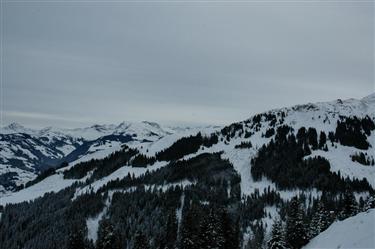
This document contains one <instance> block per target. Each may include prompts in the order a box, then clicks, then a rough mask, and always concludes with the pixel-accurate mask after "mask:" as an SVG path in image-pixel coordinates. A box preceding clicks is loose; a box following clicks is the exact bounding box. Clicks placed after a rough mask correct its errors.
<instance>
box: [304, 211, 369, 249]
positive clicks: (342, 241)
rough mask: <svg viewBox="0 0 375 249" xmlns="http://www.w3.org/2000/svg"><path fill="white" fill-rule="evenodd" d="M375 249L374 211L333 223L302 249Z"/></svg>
mask: <svg viewBox="0 0 375 249" xmlns="http://www.w3.org/2000/svg"><path fill="white" fill-rule="evenodd" d="M325 248H330V249H331V248H332V249H339V248H340V249H354V248H361V249H364V248H375V209H370V210H369V211H367V212H363V213H359V214H357V215H356V216H353V217H350V218H348V219H346V220H343V221H337V222H334V223H333V224H332V225H331V226H330V227H329V228H328V229H327V230H325V231H324V232H322V233H321V234H319V235H318V236H316V237H315V238H314V239H312V240H311V241H310V243H309V244H307V245H306V246H305V247H304V248H303V249H325Z"/></svg>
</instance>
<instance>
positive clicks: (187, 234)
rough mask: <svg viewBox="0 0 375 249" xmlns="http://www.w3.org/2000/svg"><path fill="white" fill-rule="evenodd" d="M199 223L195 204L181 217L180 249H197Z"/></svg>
mask: <svg viewBox="0 0 375 249" xmlns="http://www.w3.org/2000/svg"><path fill="white" fill-rule="evenodd" d="M199 221H200V209H199V206H198V205H197V204H195V203H192V204H191V205H190V207H189V208H188V209H187V211H186V212H184V215H183V216H182V222H181V229H180V248H181V249H199V244H198V235H199V232H200V228H199Z"/></svg>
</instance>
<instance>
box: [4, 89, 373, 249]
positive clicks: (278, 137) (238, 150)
mask: <svg viewBox="0 0 375 249" xmlns="http://www.w3.org/2000/svg"><path fill="white" fill-rule="evenodd" d="M374 107H375V94H372V95H370V96H368V97H365V98H363V99H361V100H354V99H350V100H344V101H342V100H337V101H332V102H325V103H317V104H307V105H298V106H294V107H289V108H281V109H276V110H271V111H268V112H265V113H261V114H258V115H254V116H253V117H251V118H249V119H247V120H244V121H242V122H237V123H233V124H231V125H228V126H226V127H223V128H222V129H221V130H218V129H214V128H212V127H211V128H207V129H188V130H184V131H183V132H181V131H179V132H174V133H173V132H168V134H166V135H164V136H159V137H158V138H156V139H154V140H151V139H150V140H149V141H147V142H145V141H144V140H140V139H141V138H140V137H138V135H137V137H136V138H137V141H135V139H134V137H135V136H132V135H131V133H124V134H126V135H128V136H130V137H128V138H129V140H128V141H125V140H124V141H120V140H119V138H118V133H116V132H113V133H112V134H109V135H108V134H106V133H104V134H103V136H100V137H98V138H95V139H94V140H91V141H90V142H84V143H83V144H82V145H80V146H84V149H83V151H85V152H84V153H77V156H75V155H74V154H73V155H74V157H73V156H72V157H73V159H72V162H71V163H70V164H69V166H66V167H63V168H60V169H58V170H56V172H53V173H52V174H51V175H48V176H47V177H46V178H45V179H41V180H40V181H39V182H37V183H35V184H34V185H33V186H31V187H28V188H25V189H23V190H21V191H18V192H15V193H11V194H9V195H7V196H6V197H3V198H1V200H0V205H3V206H5V208H4V212H3V221H2V222H0V232H1V231H4V236H3V237H2V239H1V238H0V245H3V246H7V248H16V247H15V246H16V245H17V243H16V242H17V241H18V239H20V238H19V234H17V233H16V234H12V233H10V232H8V231H13V230H17V229H18V228H17V226H22V227H23V229H24V230H23V233H24V234H34V235H35V236H34V237H32V238H31V239H28V240H25V238H24V237H25V236H24V234H23V235H22V238H21V239H23V240H24V243H25V244H27V245H28V246H29V247H30V248H38V246H44V245H52V244H54V243H55V241H56V240H57V239H61V238H64V239H63V242H61V245H60V244H59V247H57V248H65V247H66V246H67V244H66V243H68V241H69V240H68V236H69V231H70V230H71V229H70V230H69V229H63V228H62V229H61V230H59V232H58V233H56V234H51V235H50V236H49V237H48V238H43V237H42V236H41V234H45V233H49V232H50V230H51V229H52V228H53V229H54V227H56V226H58V227H69V228H72V227H73V228H75V229H80V230H81V231H83V232H82V233H83V234H82V236H83V237H84V238H87V239H88V241H86V242H87V243H88V244H89V245H91V246H92V245H94V244H95V243H96V239H98V240H99V241H100V236H99V234H100V233H102V232H103V231H105V229H107V228H106V226H107V225H108V226H112V228H111V229H113V230H114V231H116V232H117V233H119V234H120V235H119V238H118V239H119V240H121V241H122V242H123V243H124V244H127V245H129V248H133V246H134V244H135V243H137V240H136V237H137V236H138V235H139V234H140V232H141V233H142V236H144V239H143V240H144V241H148V245H149V247H150V248H163V246H165V243H170V247H174V245H175V246H178V248H194V247H193V246H192V245H190V244H189V243H190V242H192V243H197V244H198V245H200V247H199V246H198V247H197V248H205V247H204V246H202V243H203V244H204V243H208V241H207V240H206V238H205V237H203V238H202V234H204V235H207V237H208V238H211V237H210V236H214V235H215V234H216V235H217V234H220V236H222V238H216V239H215V240H214V241H211V242H212V243H213V242H215V243H216V242H217V241H225V243H227V247H224V248H239V245H241V247H242V248H266V241H268V240H269V239H270V237H272V230H273V229H272V225H273V222H274V220H275V219H281V220H282V222H281V223H282V224H285V223H287V224H288V225H287V226H285V225H282V226H283V227H284V228H283V229H285V233H286V234H290V233H294V232H295V231H293V230H292V229H291V227H293V226H292V225H290V223H291V220H298V219H301V221H302V220H303V221H306V222H307V224H305V225H304V227H306V228H301V229H302V230H304V229H306V231H304V232H305V233H306V234H305V235H306V236H302V235H301V232H299V233H297V234H300V235H298V236H297V237H299V238H304V239H303V241H293V240H292V239H288V241H287V243H289V244H290V246H291V247H293V248H301V246H302V245H304V244H305V243H307V242H308V240H310V239H311V238H312V237H313V234H316V233H319V232H321V231H323V230H324V229H325V227H324V226H326V225H327V224H324V226H323V225H322V224H320V225H322V227H321V228H319V229H318V230H316V229H315V228H314V227H312V225H311V224H313V221H314V220H316V218H315V217H316V216H319V217H325V218H324V219H320V221H319V219H318V221H319V222H321V220H327V223H329V224H330V223H332V222H334V221H335V220H337V219H340V220H341V219H345V218H347V217H349V216H352V215H354V214H356V213H357V212H358V210H362V209H363V206H364V202H366V200H367V198H368V196H369V195H370V194H374V193H375V191H374V187H375V181H374V179H375V177H374V176H375V166H374V165H373V160H374V157H375V155H374V150H373V148H374V146H375V141H374V138H375V123H374V121H375V114H374V112H373V111H374ZM152 126H153V127H156V125H155V124H153V125H152ZM126 127H128V126H126ZM103 129H104V128H103ZM104 130H105V129H104ZM75 132H76V131H75ZM137 132H138V134H141V133H142V132H141V131H139V130H137ZM198 132H199V133H198ZM171 133H172V134H171ZM124 134H123V135H122V136H121V138H124V139H126V135H124ZM135 134H136V133H135ZM108 137H110V138H108ZM92 138H93V137H92ZM130 138H132V139H133V140H130ZM143 138H144V139H146V138H145V137H142V139H143ZM116 139H117V140H116ZM93 141H95V142H93ZM108 141H110V142H108ZM85 143H86V144H85ZM47 187H48V188H51V189H46V188H47ZM48 192H53V193H49V194H46V193H48ZM38 197H41V198H38ZM23 200H27V201H29V202H28V203H25V202H23V203H22V201H23ZM12 203H13V204H12ZM16 203H18V204H16ZM55 203H59V205H55ZM62 206H63V207H64V208H63V209H62V208H60V207H62ZM88 207H90V208H88ZM293 208H294V209H295V210H294V212H291V210H292V211H293ZM23 210H28V212H26V213H25V214H24V216H25V217H23V218H22V219H21V218H20V220H17V221H15V222H10V221H11V220H12V218H11V217H14V216H17V215H18V214H19V213H20V212H22V211H23ZM39 210H48V211H47V212H48V213H46V214H44V215H43V216H41V217H40V216H38V214H37V212H38V211H39ZM322 210H323V211H322ZM0 211H1V210H0ZM320 212H321V213H320ZM61 213H63V214H64V215H65V216H64V217H66V220H61V219H60V218H59V217H60V216H61ZM296 214H298V215H300V216H298V217H293V215H296ZM28 217H29V218H30V219H31V217H33V218H32V219H31V220H33V222H36V223H37V222H44V223H46V224H48V226H46V227H43V228H41V227H38V226H36V227H35V226H33V223H32V222H30V220H29V218H28ZM219 217H221V218H219ZM291 217H292V218H293V219H292V218H291ZM44 219H47V220H48V222H47V221H46V220H44ZM174 219H176V220H174ZM166 220H169V221H170V224H169V225H166V224H165V221H166ZM190 220H193V221H194V222H193V223H191V222H189V221H190ZM319 222H318V223H319ZM310 223H311V224H310ZM88 224H89V225H90V227H88ZM106 224H107V225H106ZM329 224H328V225H329ZM295 225H296V224H295ZM211 228H212V229H213V228H220V229H229V230H228V231H227V232H226V233H223V232H222V231H223V230H215V229H214V230H212V231H210V230H209V229H211ZM2 229H3V230H2ZM34 229H37V232H35V231H34ZM169 229H170V230H169ZM87 230H88V231H89V234H87V232H86V231H87ZM168 231H169V232H168ZM171 231H178V236H177V235H176V234H175V235H173V236H172V235H170V233H171ZM316 231H318V232H316ZM327 231H328V230H327ZM111 234H114V233H111ZM95 235H98V236H95ZM216 235H215V236H216ZM55 236H56V237H55ZM169 236H171V237H169ZM166 237H168V238H169V239H168V240H167V241H166V239H165V238H166ZM93 238H95V239H93ZM120 238H121V239H120ZM230 242H234V244H230ZM98 243H99V242H98ZM185 243H187V244H185ZM182 245H184V246H185V247H184V246H182ZM246 246H247V247H246ZM218 247H219V245H218Z"/></svg>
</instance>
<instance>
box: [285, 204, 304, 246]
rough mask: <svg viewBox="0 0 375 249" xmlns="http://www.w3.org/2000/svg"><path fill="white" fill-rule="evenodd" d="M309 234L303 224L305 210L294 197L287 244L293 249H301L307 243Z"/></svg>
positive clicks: (287, 229)
mask: <svg viewBox="0 0 375 249" xmlns="http://www.w3.org/2000/svg"><path fill="white" fill-rule="evenodd" d="M307 241H308V239H307V234H306V229H305V225H304V222H303V210H302V208H301V204H300V201H299V200H298V198H297V197H294V198H293V199H292V200H291V202H290V206H289V212H288V214H287V223H286V242H287V244H288V245H289V247H290V248H292V249H300V248H301V247H302V246H304V245H305V244H306V243H307Z"/></svg>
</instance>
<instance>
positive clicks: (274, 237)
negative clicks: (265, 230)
mask: <svg viewBox="0 0 375 249" xmlns="http://www.w3.org/2000/svg"><path fill="white" fill-rule="evenodd" d="M267 246H268V249H285V248H286V245H285V238H284V231H283V224H282V221H281V219H280V218H278V219H276V220H275V221H274V223H273V225H272V232H271V238H270V240H269V241H268V242H267Z"/></svg>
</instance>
